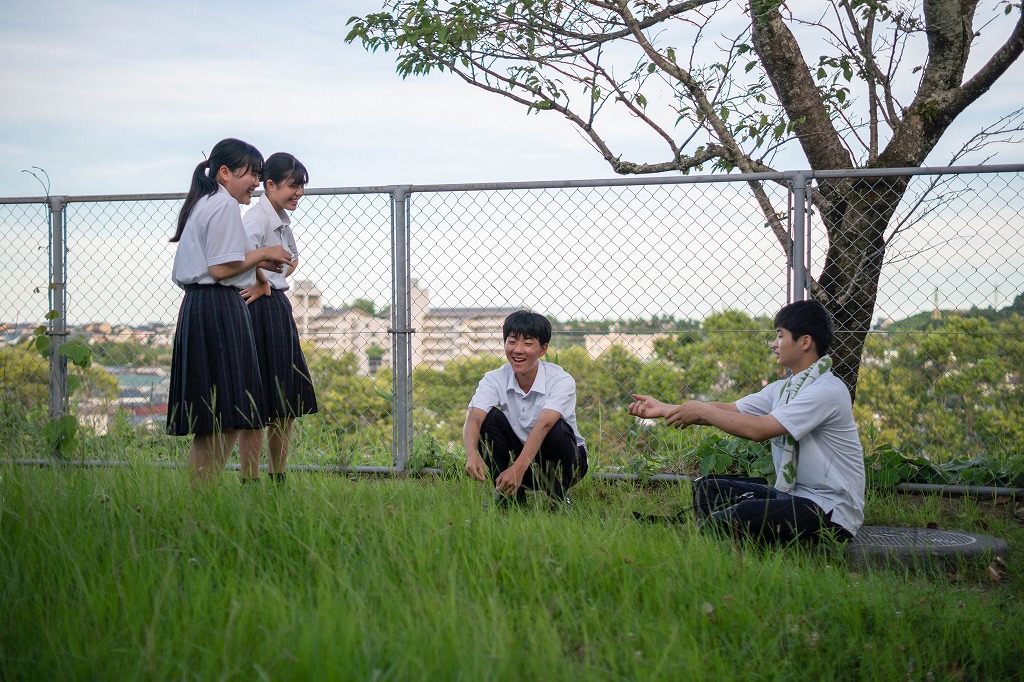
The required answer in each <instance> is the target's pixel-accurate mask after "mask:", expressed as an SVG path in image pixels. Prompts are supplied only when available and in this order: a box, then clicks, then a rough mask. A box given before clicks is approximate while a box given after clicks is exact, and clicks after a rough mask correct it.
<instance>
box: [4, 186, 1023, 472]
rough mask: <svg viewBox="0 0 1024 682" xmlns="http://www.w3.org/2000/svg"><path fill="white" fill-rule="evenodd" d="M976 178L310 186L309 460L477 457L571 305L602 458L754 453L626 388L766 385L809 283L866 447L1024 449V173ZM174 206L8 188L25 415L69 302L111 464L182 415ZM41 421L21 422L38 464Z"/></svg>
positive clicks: (566, 326)
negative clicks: (526, 345) (312, 400)
mask: <svg viewBox="0 0 1024 682" xmlns="http://www.w3.org/2000/svg"><path fill="white" fill-rule="evenodd" d="M971 170H972V172H964V169H960V171H961V172H959V173H955V174H949V172H948V171H941V172H937V171H928V170H916V171H904V172H902V174H888V172H887V173H885V174H883V173H881V172H875V173H874V175H873V176H869V175H868V174H867V173H858V172H847V173H846V174H839V173H831V174H829V173H809V172H792V173H779V174H771V175H769V174H764V175H759V176H728V177H726V176H721V177H685V178H684V177H679V178H659V179H656V180H651V179H620V180H609V181H593V182H589V181H588V182H565V183H554V182H552V183H519V184H514V185H512V184H508V185H476V186H437V187H422V186H417V187H399V186H396V187H378V188H347V189H340V190H313V191H309V192H307V196H306V197H305V198H304V199H303V200H302V202H300V206H299V210H298V211H296V213H295V214H294V215H293V225H294V226H295V231H296V235H297V238H298V241H299V248H300V265H299V268H298V271H297V272H296V273H295V275H294V276H293V277H292V280H291V285H292V288H291V291H290V292H289V294H290V296H291V299H292V303H293V307H294V310H295V317H296V323H297V325H298V327H299V330H300V335H301V337H302V339H303V342H304V344H305V350H306V355H307V360H308V362H309V365H310V369H311V372H312V373H313V376H314V382H315V384H316V388H317V393H318V399H319V401H320V405H321V410H320V412H319V413H318V414H317V415H315V416H312V417H307V418H304V419H302V420H300V421H299V424H300V426H299V430H298V432H297V434H296V437H295V445H294V448H293V454H292V457H291V459H290V461H291V462H294V463H307V464H321V465H324V464H327V465H342V466H367V465H371V466H390V465H392V464H396V465H397V466H398V467H399V468H406V467H410V468H418V467H420V466H424V465H437V464H444V463H446V462H451V463H454V462H456V461H458V459H459V458H460V457H461V427H462V421H463V418H464V415H465V409H466V405H467V404H468V401H469V399H470V397H471V396H472V393H473V391H474V389H475V387H476V383H477V382H478V380H479V378H480V376H481V375H482V374H483V372H484V371H486V370H488V369H491V368H494V367H497V366H498V365H500V364H501V362H502V361H503V355H502V340H501V322H502V320H503V319H504V317H505V316H506V315H507V314H508V313H509V312H511V311H512V310H515V309H518V308H522V307H528V308H531V309H533V310H537V311H539V312H543V313H545V314H546V315H548V316H549V317H550V318H551V319H552V321H553V326H554V329H555V336H554V338H553V340H552V343H551V347H550V349H549V354H548V358H547V359H549V360H552V361H555V362H557V363H559V364H561V365H562V366H563V367H565V368H566V369H567V370H568V371H569V372H570V373H571V374H573V376H574V377H576V380H577V388H578V420H579V424H580V429H581V431H582V433H583V436H584V438H585V439H586V440H587V443H588V450H589V451H590V453H591V460H592V464H593V465H595V467H596V468H597V469H603V470H606V471H609V470H610V471H616V470H617V471H631V470H633V471H645V470H646V471H655V470H662V471H666V470H667V471H687V470H692V469H693V466H694V457H695V456H696V457H697V458H698V459H699V458H701V457H704V456H706V454H707V453H708V452H709V449H708V447H709V446H708V439H709V438H712V446H714V447H712V448H711V450H714V449H715V448H719V449H721V448H733V449H735V448H736V447H737V446H736V444H735V443H722V442H721V441H720V440H715V439H714V438H713V437H712V436H711V435H710V434H709V433H707V432H708V430H701V429H690V430H687V431H684V432H679V431H674V430H668V429H663V428H658V427H655V428H649V427H645V426H643V425H642V424H638V423H637V422H636V420H634V419H633V418H631V417H629V415H628V414H627V413H626V410H625V407H626V405H627V404H628V402H629V401H630V394H631V393H634V392H644V393H650V394H654V395H657V396H658V397H660V398H663V399H666V400H672V401H679V400H684V399H688V398H693V397H697V398H702V399H712V400H725V401H728V400H734V399H736V398H738V397H740V396H741V395H744V394H745V393H748V392H750V391H753V390H757V389H759V388H760V387H761V386H762V385H763V383H764V382H765V381H767V380H770V379H772V378H775V377H776V376H778V370H777V368H776V367H775V365H774V359H773V358H772V356H771V353H770V349H769V347H768V342H769V341H770V339H771V338H772V336H773V330H772V322H771V317H772V316H773V314H774V312H775V311H776V310H777V309H778V308H779V307H780V306H781V305H782V304H783V303H785V302H786V301H787V300H792V299H794V298H803V297H805V296H808V295H813V296H815V297H818V298H820V299H822V300H824V301H826V304H827V305H828V306H829V307H830V308H831V309H833V311H834V312H835V315H836V322H837V331H838V332H839V335H838V338H837V345H836V349H835V352H834V355H835V356H836V361H837V365H838V367H837V373H841V376H844V378H846V379H847V380H848V381H849V382H850V383H852V382H853V381H854V380H856V381H857V401H856V412H857V418H858V423H859V425H860V428H861V435H862V439H863V440H864V441H865V444H866V445H868V446H869V447H878V446H879V445H883V444H884V445H891V446H893V447H894V448H897V449H902V450H904V451H907V452H912V453H923V454H926V455H928V456H931V457H934V458H936V459H950V458H960V457H964V456H971V455H975V454H980V453H994V454H996V455H1009V456H1013V455H1017V454H1019V452H1020V449H1021V445H1020V444H1021V442H1022V438H1024V433H1020V431H1021V430H1022V429H1024V427H1022V426H1020V425H1021V424H1024V405H1022V400H1021V392H1022V390H1024V389H1021V388H1020V384H1019V368H1020V366H1021V362H1020V359H1021V355H1022V354H1024V339H1022V336H1021V333H1022V331H1024V323H1022V322H1021V314H1022V313H1024V296H1021V292H1024V267H1022V266H1024V264H1022V262H1021V260H1022V256H1021V252H1022V248H1021V247H1022V243H1021V242H1022V237H1021V236H1020V231H1021V230H1020V228H1021V225H1022V215H1024V211H1022V208H1024V207H1022V200H1021V198H1020V197H1021V192H1020V189H1021V185H1022V172H1024V167H1000V168H999V169H997V170H998V172H988V169H971ZM981 171H984V172H981ZM896 173H898V172H896ZM915 173H917V174H915ZM181 198H182V197H181V196H179V195H159V196H146V197H129V196H118V197H82V198H50V200H49V201H50V204H47V203H46V201H43V200H37V201H34V202H33V201H32V200H30V199H19V200H0V223H2V224H3V226H4V230H3V234H2V235H0V243H2V245H3V246H4V247H5V250H6V252H7V253H8V254H9V255H13V256H14V257H13V258H8V261H7V264H6V265H5V272H6V273H7V275H8V276H7V277H6V278H5V285H4V288H5V289H6V290H5V291H4V296H3V299H4V304H3V306H4V307H3V309H2V314H0V323H2V324H3V329H4V337H3V339H4V341H3V343H4V347H3V348H2V349H0V357H2V358H3V361H2V362H0V382H3V391H4V403H5V406H8V405H18V406H19V407H18V409H19V410H21V412H17V411H16V410H14V408H10V407H5V410H6V411H7V412H10V413H11V415H14V414H15V412H17V416H19V418H21V417H23V418H22V419H21V421H20V422H18V423H24V424H33V423H34V424H36V425H37V426H38V425H39V424H40V423H42V421H45V419H46V417H47V410H46V409H45V404H46V401H47V400H48V396H50V394H52V393H53V391H55V390H56V391H58V392H61V391H63V390H65V389H64V385H65V381H66V380H63V379H62V377H61V374H60V371H61V368H60V367H59V366H58V367H55V368H49V367H48V365H47V362H46V360H45V359H44V358H43V357H42V356H41V355H39V353H38V352H37V351H36V350H34V347H35V344H36V343H38V342H36V341H33V340H32V339H31V338H29V337H31V336H32V330H33V329H34V328H35V327H36V326H37V325H39V324H46V321H45V320H44V317H45V316H46V313H47V311H48V310H58V315H57V316H56V319H54V320H51V321H50V322H49V323H48V325H49V332H50V333H49V336H48V337H47V338H53V339H54V340H55V342H56V343H63V342H66V341H67V340H74V339H79V340H80V342H81V343H83V344H87V345H88V347H89V348H90V350H91V358H92V366H91V367H89V368H88V369H84V370H83V369H81V368H73V369H72V370H71V374H72V376H77V375H81V377H82V379H84V381H82V386H81V387H78V381H77V380H75V381H72V382H71V383H72V386H71V389H72V391H71V395H70V399H65V398H64V396H58V399H57V400H52V399H50V400H49V404H50V405H51V406H53V405H57V407H58V409H66V410H67V411H69V412H70V413H72V414H74V415H75V416H76V417H77V420H78V422H79V424H81V425H82V431H83V433H85V434H86V439H85V440H84V441H83V442H87V444H88V445H87V447H89V448H91V449H90V454H91V455H93V456H100V457H102V456H106V457H109V458H118V457H119V456H121V454H122V453H121V452H119V451H118V450H119V449H123V448H121V447H120V445H119V444H123V443H124V442H126V441H125V439H130V442H131V443H132V444H133V447H135V448H136V449H145V450H146V451H148V452H152V453H153V456H154V457H157V458H169V457H170V458H173V457H176V456H179V453H180V445H178V444H177V441H176V440H175V439H171V438H168V437H166V436H163V435H161V430H162V425H163V421H164V419H165V414H166V402H165V400H166V390H167V385H166V384H167V367H168V365H169V358H170V350H171V349H170V345H171V339H172V337H173V331H174V323H175V318H176V314H177V307H178V304H179V302H180V298H181V292H180V290H179V289H178V288H177V287H175V286H174V285H173V284H172V283H171V281H170V268H171V262H172V259H173V252H174V245H173V244H170V243H168V241H167V239H168V237H169V236H170V234H171V233H172V232H173V226H174V223H175V221H176V218H177V212H178V209H179V207H180V202H181ZM49 205H54V206H56V207H57V209H58V210H57V212H56V213H54V214H52V215H51V212H50V211H49ZM54 225H56V226H57V229H54V227H53V226H54ZM794 226H796V228H794ZM51 233H54V234H55V235H56V236H57V237H62V238H63V242H62V244H61V243H58V242H60V241H61V240H60V239H56V238H54V239H51V236H52V234H51ZM52 244H56V247H57V248H56V251H55V247H54V246H53V245H52ZM830 248H831V251H830V250H829V249H830ZM65 251H66V257H65ZM58 252H59V253H58ZM794 253H795V254H799V255H798V257H796V258H793V257H792V255H793V254H794ZM64 272H66V296H63V297H62V298H61V300H58V301H55V300H54V298H53V297H54V296H55V295H57V296H60V294H61V291H62V287H61V286H57V287H52V288H51V287H50V282H51V281H58V283H60V282H63V281H64V280H63V279H61V277H60V275H61V273H64ZM54 273H56V274H54ZM55 292H56V293H55ZM62 325H64V326H62ZM26 339H27V340H26ZM27 343H32V344H33V347H32V348H29V347H28V346H27V345H26V344H27ZM33 353H35V354H34V355H33ZM56 364H58V365H59V364H60V363H59V362H58V363H56ZM51 370H52V371H51ZM39 405H43V407H39ZM61 405H66V407H65V408H61ZM33 410H35V411H34V412H33ZM50 413H51V416H52V413H53V409H52V407H51V410H50ZM5 421H8V420H7V418H6V415H5ZM11 423H12V424H14V423H15V422H14V421H11ZM38 432H39V429H38V428H34V427H31V428H23V429H18V428H16V427H15V426H11V427H10V428H7V427H5V431H4V434H3V438H5V439H7V440H10V441H11V442H17V443H18V444H20V448H21V450H20V452H22V453H24V454H38V453H30V452H28V451H27V450H29V449H31V448H42V447H43V446H42V445H40V443H39V441H38ZM118 439H120V440H118ZM9 449H10V448H9ZM14 450H15V451H19V450H18V449H17V448H15V449H14ZM694 453H696V455H695V454H694ZM702 453H703V454H702Z"/></svg>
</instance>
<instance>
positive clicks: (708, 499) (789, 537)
mask: <svg viewBox="0 0 1024 682" xmlns="http://www.w3.org/2000/svg"><path fill="white" fill-rule="evenodd" d="M762 480H763V479H762ZM693 504H694V509H695V511H696V513H697V519H698V520H700V521H701V523H702V525H703V526H706V527H711V528H716V529H719V530H721V531H724V532H726V533H728V534H730V535H732V534H734V533H738V534H740V535H742V536H747V537H750V538H753V539H755V540H758V541H762V542H766V543H781V544H785V543H788V542H792V541H793V540H797V541H801V542H817V541H819V540H821V539H823V538H824V537H825V535H824V534H823V531H829V533H828V535H830V536H834V537H836V538H837V539H840V540H849V539H851V538H852V537H853V536H852V535H851V534H850V533H849V531H847V530H846V529H845V528H843V527H842V526H840V525H839V524H837V523H833V522H832V520H831V519H832V512H827V513H826V512H825V511H824V510H822V508H821V507H819V506H818V505H817V504H816V503H814V502H812V501H811V500H808V499H806V498H803V497H798V496H796V495H791V494H789V493H784V492H782V491H780V490H776V489H775V488H773V487H771V486H770V485H768V484H767V483H760V482H756V481H752V480H750V479H743V478H738V477H737V478H732V477H728V476H723V477H716V476H708V477H705V478H698V479H697V480H696V481H694V482H693Z"/></svg>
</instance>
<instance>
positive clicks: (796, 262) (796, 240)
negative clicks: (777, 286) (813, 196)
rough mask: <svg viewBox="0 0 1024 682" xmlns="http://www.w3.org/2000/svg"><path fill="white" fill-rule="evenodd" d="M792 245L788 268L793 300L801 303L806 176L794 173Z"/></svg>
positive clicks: (805, 293) (805, 289) (804, 267)
mask: <svg viewBox="0 0 1024 682" xmlns="http://www.w3.org/2000/svg"><path fill="white" fill-rule="evenodd" d="M792 178H793V245H792V253H791V254H790V267H791V268H792V275H793V300H794V301H803V300H806V299H807V297H808V293H809V292H808V286H807V263H808V261H807V254H806V253H805V251H806V248H807V247H806V246H805V238H806V236H807V222H808V221H807V215H808V212H807V198H808V192H807V176H806V175H805V174H803V173H799V172H798V173H794V174H793V176H792Z"/></svg>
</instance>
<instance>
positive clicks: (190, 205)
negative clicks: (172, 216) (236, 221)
mask: <svg viewBox="0 0 1024 682" xmlns="http://www.w3.org/2000/svg"><path fill="white" fill-rule="evenodd" d="M221 166H227V167H228V170H230V171H231V172H237V171H239V170H252V171H254V172H255V173H256V174H257V176H258V175H259V174H260V173H262V171H263V155H262V154H260V150H258V149H256V147H254V146H252V145H251V144H249V143H248V142H243V141H242V140H236V139H234V138H232V137H229V138H226V139H224V140H221V141H220V142H218V143H217V144H215V145H214V146H213V149H212V150H211V151H210V158H208V159H206V160H205V161H202V162H200V163H199V165H198V166H196V169H195V170H194V171H192V185H191V186H190V187H189V188H188V196H186V197H185V203H184V204H182V206H181V212H180V213H178V229H177V230H175V232H174V236H173V237H171V239H170V241H172V242H176V241H178V240H179V239H181V233H182V232H184V231H185V223H187V222H188V217H189V216H190V215H192V209H194V208H195V206H196V203H198V202H199V200H200V199H202V198H203V197H208V196H211V195H213V194H216V193H217V179H216V178H217V173H219V172H220V167H221Z"/></svg>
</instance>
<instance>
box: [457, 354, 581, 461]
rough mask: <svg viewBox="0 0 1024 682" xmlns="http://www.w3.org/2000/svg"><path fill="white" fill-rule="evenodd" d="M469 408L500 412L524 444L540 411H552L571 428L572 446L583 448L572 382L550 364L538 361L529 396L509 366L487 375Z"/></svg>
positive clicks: (477, 388)
mask: <svg viewBox="0 0 1024 682" xmlns="http://www.w3.org/2000/svg"><path fill="white" fill-rule="evenodd" d="M469 406H470V407H471V408H473V407H475V408H478V409H480V410H483V411H484V412H489V411H490V410H491V408H492V407H497V408H498V409H500V410H501V411H502V412H504V413H505V417H506V418H507V419H508V422H509V425H510V426H511V427H512V430H513V431H515V434H516V436H518V437H519V439H520V440H521V441H523V442H524V443H525V442H526V439H527V438H528V437H529V436H530V432H531V431H532V430H533V427H534V425H535V424H536V423H537V417H538V416H540V413H541V410H555V411H557V412H558V413H559V414H561V415H562V418H563V419H565V421H566V422H568V424H569V426H571V427H572V432H573V434H575V436H576V447H580V446H582V445H583V437H582V436H580V430H579V427H577V426H576V380H575V379H573V378H572V377H571V376H570V375H569V373H568V372H566V371H565V370H564V369H562V368H561V367H559V366H558V365H556V364H554V363H551V362H544V361H543V360H541V361H540V363H539V365H538V367H537V378H536V379H535V380H534V382H533V386H532V387H531V388H530V392H529V393H525V392H524V391H523V389H522V388H520V386H519V382H518V381H516V375H515V372H513V371H512V366H511V365H503V366H502V367H500V368H499V369H496V370H493V371H490V372H487V373H486V374H484V376H483V378H482V379H481V380H480V383H479V385H478V386H477V387H476V393H475V394H474V395H473V399H472V400H471V401H470V402H469Z"/></svg>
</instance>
